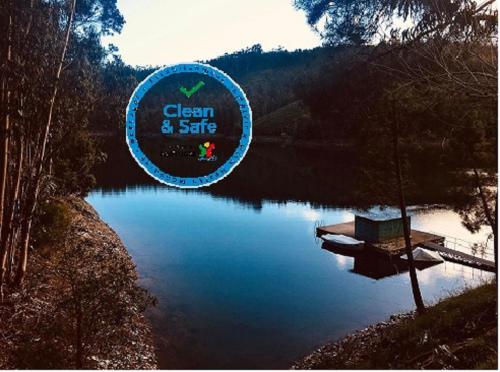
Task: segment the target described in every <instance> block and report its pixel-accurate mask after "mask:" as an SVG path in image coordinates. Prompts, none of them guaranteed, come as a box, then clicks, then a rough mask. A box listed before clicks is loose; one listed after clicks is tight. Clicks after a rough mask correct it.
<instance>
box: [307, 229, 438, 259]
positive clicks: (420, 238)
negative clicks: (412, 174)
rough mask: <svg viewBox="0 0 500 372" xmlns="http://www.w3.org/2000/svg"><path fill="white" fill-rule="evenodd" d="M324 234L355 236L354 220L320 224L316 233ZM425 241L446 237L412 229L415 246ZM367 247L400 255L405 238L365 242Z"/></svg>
mask: <svg viewBox="0 0 500 372" xmlns="http://www.w3.org/2000/svg"><path fill="white" fill-rule="evenodd" d="M324 234H335V235H345V236H349V237H351V238H354V237H355V236H354V221H352V222H345V223H340V224H337V225H328V226H320V227H318V228H317V229H316V235H317V236H318V237H319V236H321V235H324ZM424 242H433V243H437V244H439V243H443V242H444V238H443V237H442V236H439V235H434V234H430V233H426V232H423V231H418V230H411V245H412V247H413V248H415V247H416V246H418V245H422V244H423V243H424ZM365 249H371V250H375V251H377V252H379V253H383V254H388V255H390V256H399V255H401V254H403V253H404V251H405V241H404V238H397V239H390V240H387V241H384V242H381V243H365Z"/></svg>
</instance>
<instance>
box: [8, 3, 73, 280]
mask: <svg viewBox="0 0 500 372" xmlns="http://www.w3.org/2000/svg"><path fill="white" fill-rule="evenodd" d="M75 8H76V0H72V4H71V10H70V15H69V19H68V23H67V25H66V31H65V37H64V44H63V49H62V52H61V57H60V60H59V64H58V67H57V73H56V78H55V82H54V88H53V90H52V96H51V99H50V104H49V113H48V117H47V122H46V124H45V129H44V131H43V136H42V138H41V148H40V150H39V154H37V157H36V158H35V159H36V160H35V176H34V181H33V186H32V188H31V189H30V190H29V193H28V201H27V204H26V205H27V209H26V216H25V219H24V221H23V228H22V229H21V231H22V233H21V241H22V246H21V248H22V252H21V259H20V260H19V266H18V270H17V275H16V283H17V284H21V283H22V281H23V279H24V276H25V274H26V269H27V265H28V252H29V241H30V234H31V225H32V220H33V215H34V213H35V209H36V204H37V201H38V194H39V193H40V186H41V179H42V173H43V163H44V159H45V151H46V149H47V141H48V138H49V133H50V128H51V125H52V115H53V113H54V106H55V102H56V98H57V92H58V90H59V82H60V80H61V73H62V69H63V64H64V60H65V58H66V52H67V50H68V45H69V36H70V34H71V28H72V26H73V19H74V16H75Z"/></svg>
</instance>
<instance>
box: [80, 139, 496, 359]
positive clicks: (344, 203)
mask: <svg viewBox="0 0 500 372" xmlns="http://www.w3.org/2000/svg"><path fill="white" fill-rule="evenodd" d="M120 148H121V147H120ZM122 150H125V151H121V150H119V148H114V149H113V151H111V152H110V153H109V157H108V162H107V163H106V164H104V165H102V166H101V167H100V169H99V170H98V172H97V175H98V182H99V185H98V187H97V188H96V189H95V190H94V191H92V192H91V193H90V195H89V196H88V198H87V200H88V201H89V202H90V203H91V204H92V205H93V206H94V208H96V210H97V211H98V212H99V214H100V216H101V217H102V218H103V219H104V221H106V222H107V223H108V224H109V225H110V226H111V227H112V228H113V229H114V230H115V231H116V232H117V233H118V235H119V236H120V237H121V239H122V240H123V241H124V243H125V245H126V246H127V248H128V250H129V252H130V254H131V255H132V258H133V260H134V262H135V263H136V265H137V268H138V271H139V275H140V278H141V279H140V284H141V285H143V286H144V287H146V288H147V289H149V290H150V291H151V293H152V294H153V295H154V296H156V297H157V299H158V305H157V306H156V307H155V308H152V309H150V310H149V311H148V317H149V319H150V321H151V324H152V326H153V330H154V334H155V340H156V344H157V352H158V356H159V360H160V367H161V368H205V369H211V368H236V369H241V368H245V369H250V368H259V369H260V368H288V367H289V366H290V365H291V363H292V362H293V361H294V360H296V359H298V358H300V357H302V356H304V355H306V354H308V353H309V352H311V351H312V350H314V349H315V348H317V347H319V346H321V345H322V344H324V343H326V342H329V341H332V340H335V339H336V338H338V337H341V336H343V335H345V334H347V333H348V332H350V331H352V330H355V329H359V328H362V327H365V326H367V325H369V324H372V323H374V322H378V321H382V320H384V319H386V318H387V317H389V316H390V315H391V314H393V313H396V312H403V311H409V310H412V309H413V300H412V295H411V290H410V284H409V277H408V273H407V272H406V271H405V268H404V267H400V266H394V265H391V264H388V263H387V262H386V261H384V260H378V259H374V258H372V257H367V256H364V255H361V256H360V255H358V256H354V257H353V255H350V254H347V253H345V252H333V251H331V250H327V249H324V248H325V247H324V246H323V245H322V244H321V241H319V240H318V239H316V238H315V236H314V231H315V226H316V225H317V224H319V223H323V224H324V223H327V224H334V223H341V222H346V221H350V220H352V219H353V216H354V213H355V212H356V210H357V209H356V207H359V206H360V204H362V205H365V202H361V203H357V195H356V192H355V190H356V188H357V187H356V186H357V184H356V182H357V180H358V178H357V177H356V171H357V169H356V159H355V156H351V155H348V154H347V153H346V152H345V151H342V150H339V149H325V148H323V149H319V148H297V147H291V146H281V145H258V144H253V145H252V146H251V149H250V151H249V153H248V155H247V157H246V158H245V159H244V161H243V162H242V164H241V165H240V166H239V167H238V168H237V169H236V170H235V171H234V172H233V173H232V174H231V175H230V176H229V177H227V178H226V179H224V180H223V181H221V182H219V183H218V184H216V185H213V186H210V187H209V188H204V189H197V190H188V191H186V190H179V189H176V188H170V187H165V186H162V185H159V184H157V183H156V182H154V181H152V180H151V179H150V178H149V177H148V176H147V175H146V174H144V173H143V171H142V170H141V169H140V168H139V166H137V165H136V164H135V163H134V161H133V160H132V159H131V156H130V155H129V153H128V151H127V150H126V149H123V148H122ZM428 171H429V172H430V173H432V171H434V170H432V169H429V170H428ZM416 173H417V174H416V176H415V179H416V180H418V179H419V177H420V178H421V179H423V180H425V179H428V183H429V184H430V185H428V184H425V182H424V183H423V184H425V185H426V186H425V187H424V188H423V190H424V189H425V190H427V189H428V190H429V194H427V195H424V196H422V195H421V196H420V197H421V198H422V199H424V198H427V199H426V200H432V201H433V202H434V201H435V202H437V201H446V200H445V194H439V193H438V192H432V189H433V187H432V186H431V185H434V187H436V185H437V184H439V183H440V182H444V181H443V180H441V179H439V178H438V177H437V176H436V174H427V175H424V174H420V175H418V172H416ZM437 174H439V172H438V173H437ZM422 193H423V194H425V192H424V191H422ZM443 195H444V196H443ZM431 196H432V197H431ZM417 199H418V198H417V197H415V198H414V200H417ZM410 209H411V214H412V227H413V228H415V229H419V230H422V231H429V232H438V233H441V234H445V235H450V236H455V237H458V238H461V239H465V240H468V241H471V242H480V243H482V242H484V241H485V240H486V236H487V229H484V230H481V231H480V232H479V233H477V234H470V233H469V232H468V231H467V230H466V229H465V228H464V227H463V226H462V225H461V221H460V217H459V216H458V215H457V214H456V213H454V212H453V211H452V210H450V209H447V208H435V207H434V208H433V207H427V208H422V207H412V208H410ZM372 211H373V212H374V213H386V211H387V210H385V211H381V210H379V209H378V208H372ZM418 278H419V281H420V284H421V288H422V292H423V296H424V299H425V301H426V302H427V303H432V302H434V301H437V300H438V299H439V298H442V297H445V296H447V295H449V294H450V293H454V292H456V291H459V290H461V289H463V288H464V287H466V286H476V285H478V284H480V283H482V282H484V281H486V280H488V279H489V278H491V275H490V274H488V273H485V272H482V271H480V270H477V269H471V268H468V267H464V266H461V265H459V264H454V263H449V262H446V263H441V264H438V265H435V266H432V267H426V268H421V270H419V271H418Z"/></svg>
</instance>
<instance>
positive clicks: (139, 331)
mask: <svg viewBox="0 0 500 372" xmlns="http://www.w3.org/2000/svg"><path fill="white" fill-rule="evenodd" d="M63 203H64V205H65V206H66V207H67V209H68V212H69V213H70V215H71V223H70V226H69V230H68V233H67V234H66V238H65V239H64V242H61V244H57V246H50V247H37V248H36V249H33V250H32V252H31V257H30V262H29V275H28V276H27V278H26V281H25V284H24V286H23V288H22V289H11V291H10V292H9V293H7V296H6V297H5V298H4V301H3V303H2V304H1V306H0V322H1V324H2V327H1V329H0V331H1V334H0V336H1V337H0V368H2V369H6V368H43V369H45V368H68V369H71V368H99V369H102V368H106V369H111V368H112V369H155V368H157V361H156V356H155V350H154V346H153V339H152V334H151V330H150V327H149V325H148V323H147V321H146V320H145V318H144V315H143V312H144V310H145V308H146V307H147V306H148V305H149V304H151V302H152V299H151V297H150V296H149V295H148V294H147V292H146V291H144V290H143V289H141V288H140V287H138V286H137V284H136V279H137V273H136V271H135V266H134V264H133V263H132V259H131V257H130V256H129V254H128V252H127V250H126V248H125V247H124V245H123V243H122V242H121V240H120V239H119V237H118V236H117V235H116V233H115V232H114V231H113V230H112V229H111V228H110V227H109V226H108V225H106V224H105V223H104V222H103V221H102V220H100V218H99V216H98V215H97V213H96V211H95V210H94V209H93V208H92V207H91V206H90V205H89V204H88V203H86V202H85V201H83V200H82V199H79V198H70V199H68V200H64V201H63Z"/></svg>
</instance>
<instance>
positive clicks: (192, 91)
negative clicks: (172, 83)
mask: <svg viewBox="0 0 500 372" xmlns="http://www.w3.org/2000/svg"><path fill="white" fill-rule="evenodd" d="M204 85H205V83H204V82H203V81H199V82H198V83H196V85H195V86H194V87H192V88H191V89H190V90H187V88H185V87H180V88H179V90H180V91H181V93H182V94H184V95H185V96H186V97H187V98H190V97H191V96H192V95H193V94H195V93H196V92H197V91H199V90H200V89H201V87H202V86H204Z"/></svg>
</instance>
